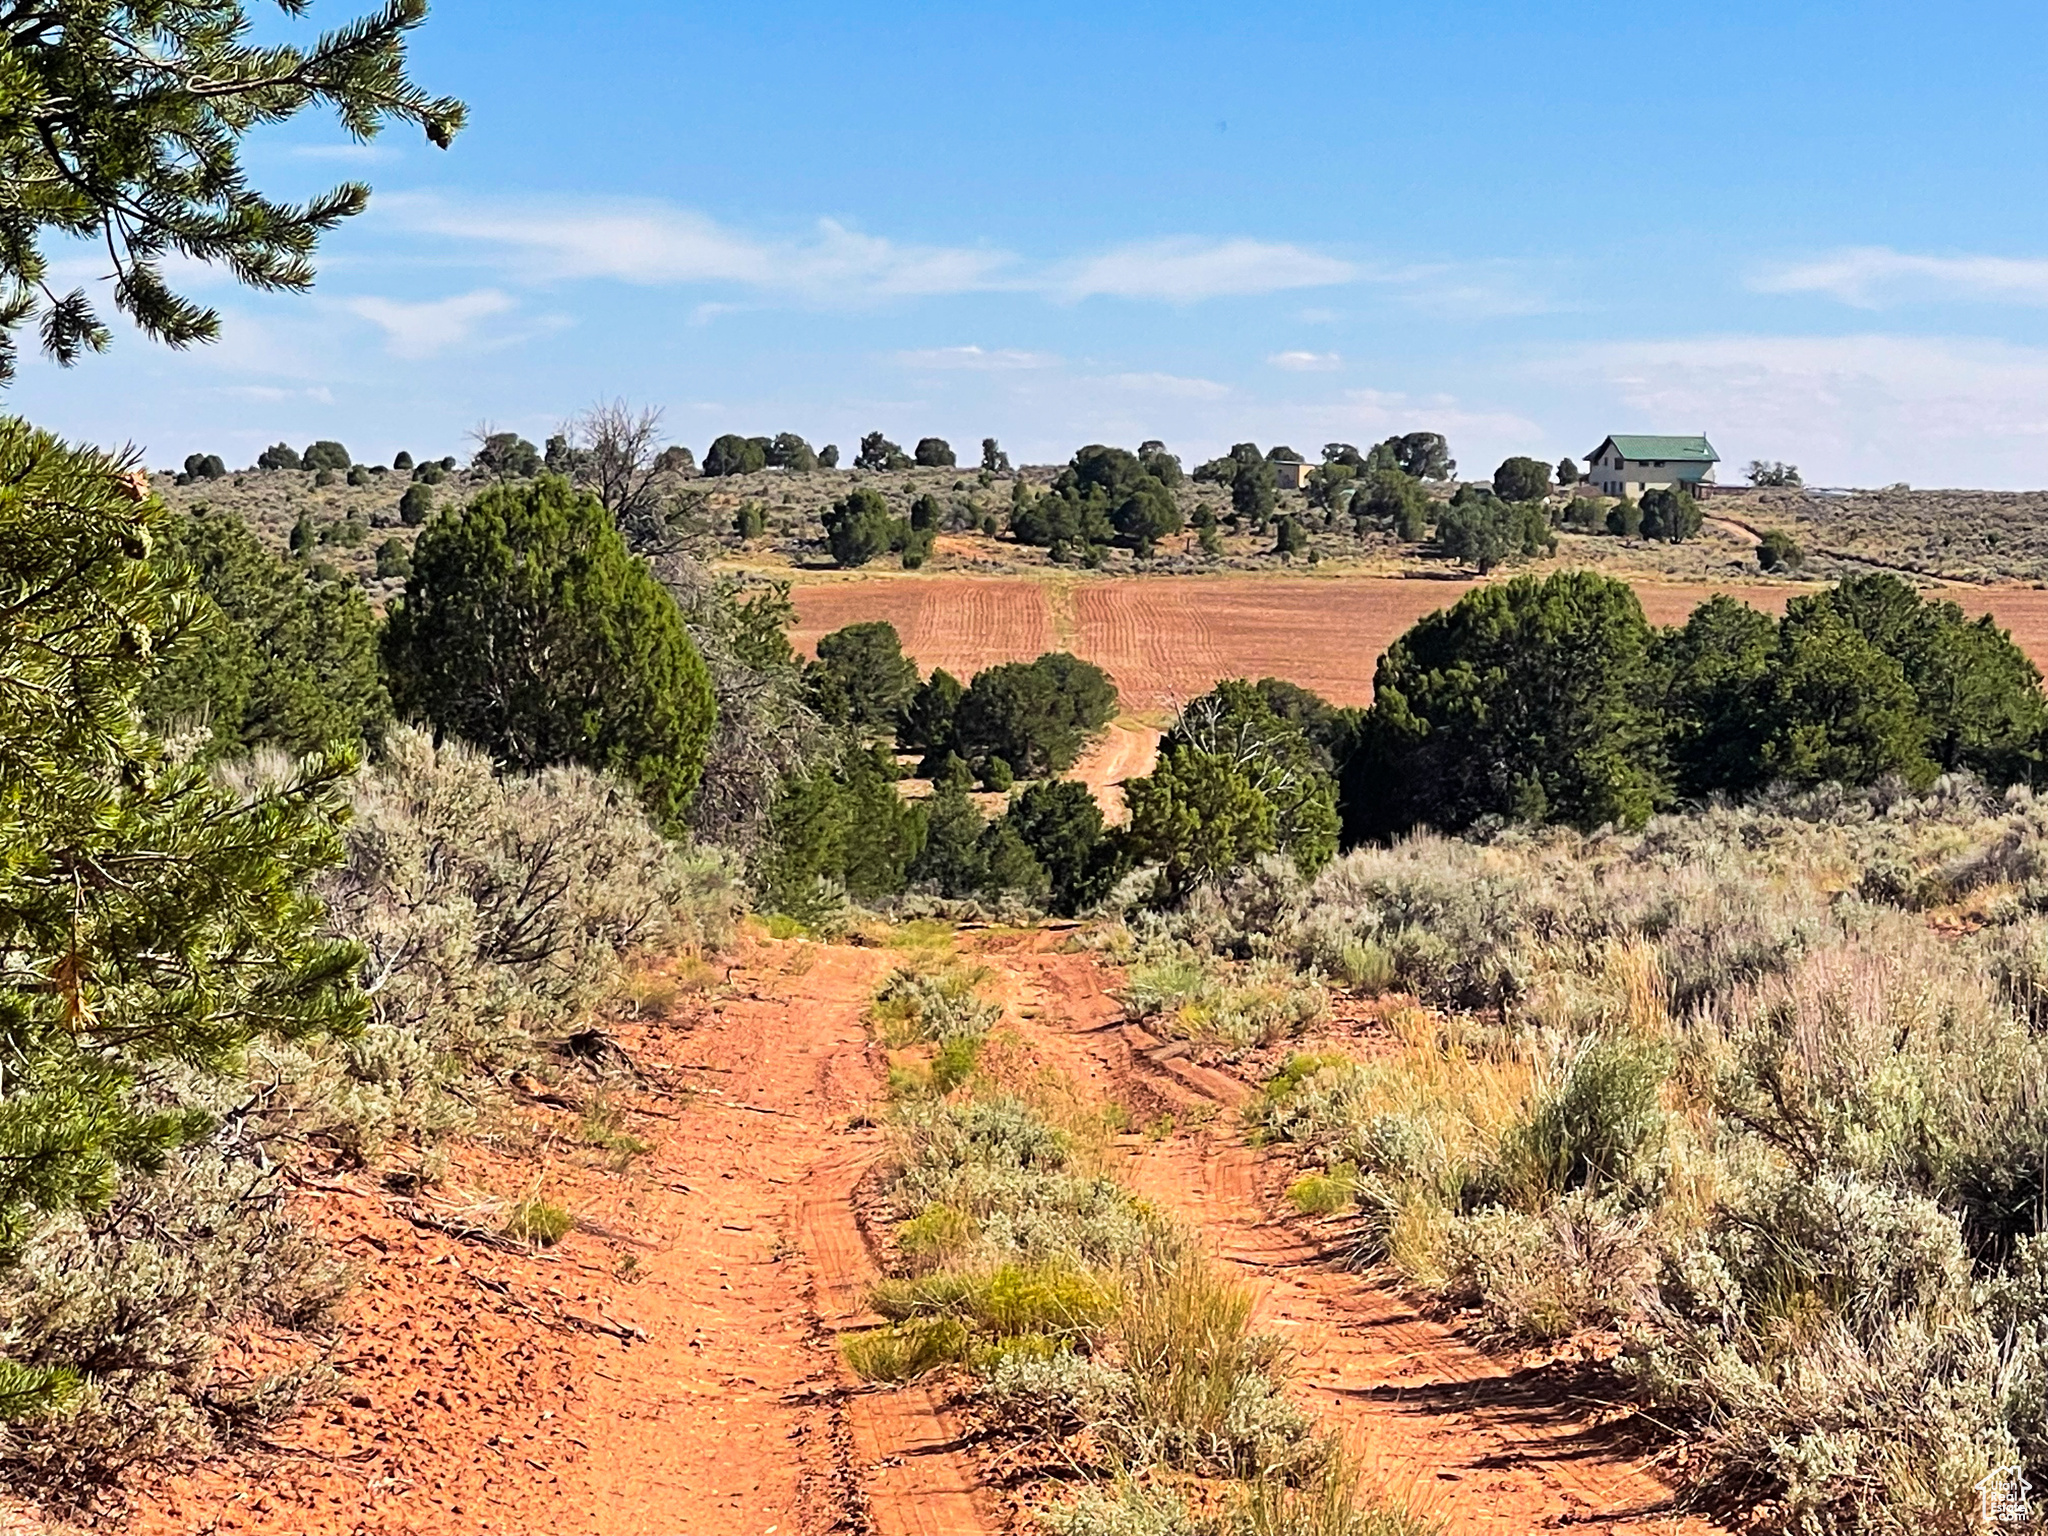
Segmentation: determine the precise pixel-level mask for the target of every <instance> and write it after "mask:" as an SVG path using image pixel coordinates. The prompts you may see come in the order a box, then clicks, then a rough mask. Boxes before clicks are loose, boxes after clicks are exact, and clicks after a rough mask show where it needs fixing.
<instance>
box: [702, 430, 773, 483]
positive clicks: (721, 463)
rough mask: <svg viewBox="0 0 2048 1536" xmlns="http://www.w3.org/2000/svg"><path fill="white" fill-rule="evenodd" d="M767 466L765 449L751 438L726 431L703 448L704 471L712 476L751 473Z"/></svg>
mask: <svg viewBox="0 0 2048 1536" xmlns="http://www.w3.org/2000/svg"><path fill="white" fill-rule="evenodd" d="M767 467H768V454H767V451H766V450H765V449H764V448H763V447H762V446H761V445H760V443H758V442H756V441H755V440H754V439H752V438H747V437H741V436H740V435H739V434H738V433H737V432H727V433H725V434H723V435H722V436H720V437H718V438H717V439H715V440H714V441H713V442H712V444H711V446H710V447H709V448H707V449H705V450H704V473H705V474H707V475H711V476H714V477H719V476H725V475H751V474H756V473H758V472H759V471H761V470H763V469H766V468H767Z"/></svg>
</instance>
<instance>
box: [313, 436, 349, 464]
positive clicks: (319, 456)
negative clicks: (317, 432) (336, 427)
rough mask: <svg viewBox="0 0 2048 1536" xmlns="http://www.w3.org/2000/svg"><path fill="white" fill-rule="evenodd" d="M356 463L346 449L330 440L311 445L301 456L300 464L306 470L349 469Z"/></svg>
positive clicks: (324, 439)
mask: <svg viewBox="0 0 2048 1536" xmlns="http://www.w3.org/2000/svg"><path fill="white" fill-rule="evenodd" d="M354 463H355V458H354V456H353V455H351V454H350V453H349V451H348V450H347V449H346V448H344V447H342V446H341V444H339V443H337V442H334V441H332V440H331V439H328V438H322V439H321V440H320V441H319V442H317V443H309V444H308V445H307V447H306V451H305V452H304V453H302V454H300V455H299V464H300V466H301V467H302V468H305V469H347V468H349V467H350V466H351V465H353V464H354Z"/></svg>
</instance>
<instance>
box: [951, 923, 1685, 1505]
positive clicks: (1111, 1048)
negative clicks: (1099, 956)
mask: <svg viewBox="0 0 2048 1536" xmlns="http://www.w3.org/2000/svg"><path fill="white" fill-rule="evenodd" d="M983 947H984V950H985V952H986V951H987V950H988V949H989V946H986V945H985V946H983ZM987 958H989V959H991V960H992V961H997V962H999V963H1000V964H1001V965H1002V967H1003V969H1004V971H1005V972H1006V973H1007V974H1008V986H1009V988H1010V992H1011V996H1012V998H1013V999H1014V1001H1015V1003H1016V1005H1017V1013H1018V1016H1019V1018H1020V1021H1021V1028H1022V1029H1023V1031H1024V1032H1025V1035H1026V1037H1027V1039H1029V1040H1030V1041H1031V1043H1032V1044H1033V1046H1034V1047H1035V1048H1037V1049H1038V1050H1039V1051H1040V1052H1041V1053H1042V1054H1043V1055H1044V1056H1045V1057H1046V1058H1048V1059H1049V1060H1050V1061H1051V1062H1053V1063H1054V1064H1056V1065H1057V1066H1058V1067H1059V1068H1060V1069H1061V1070H1062V1071H1064V1072H1066V1073H1067V1074H1068V1076H1070V1077H1071V1078H1073V1079H1074V1080H1075V1081H1076V1082H1077V1083H1078V1084H1080V1085H1082V1087H1083V1088H1084V1090H1087V1091H1093V1092H1095V1093H1098V1094H1101V1095H1102V1096H1104V1097H1108V1098H1114V1099H1117V1100H1118V1101H1120V1102H1122V1103H1123V1104H1125V1106H1126V1107H1127V1108H1128V1109H1129V1110H1130V1111H1131V1113H1132V1116H1133V1118H1134V1120H1135V1121H1136V1123H1138V1124H1139V1125H1141V1126H1146V1127H1148V1130H1147V1131H1146V1132H1145V1133H1142V1134H1139V1135H1134V1136H1131V1137H1128V1138H1126V1143H1127V1146H1128V1148H1129V1162H1128V1163H1127V1165H1126V1167H1125V1169H1124V1170H1123V1174H1122V1176H1123V1178H1124V1179H1125V1181H1126V1182H1127V1183H1129V1184H1130V1185H1131V1187H1132V1188H1133V1189H1134V1190H1136V1192H1137V1193H1139V1194H1141V1195H1143V1196H1144V1197H1145V1198H1147V1199H1149V1200H1152V1201H1154V1202H1155V1203H1157V1204H1158V1205H1159V1206H1160V1207H1161V1208H1162V1209H1165V1210H1168V1211H1171V1212H1172V1213H1173V1214H1174V1215H1176V1216H1177V1217H1179V1218H1180V1219H1181V1220H1182V1221H1183V1222H1185V1223H1186V1224H1187V1225H1188V1226H1189V1227H1190V1228H1192V1229H1194V1230H1196V1231H1198V1232H1199V1233H1201V1234H1202V1235H1203V1237H1204V1238H1205V1239H1206V1240H1207V1242H1208V1243H1209V1245H1210V1247H1211V1249H1212V1250H1213V1252H1214V1253H1215V1255H1216V1257H1217V1258H1218V1259H1219V1260H1220V1261H1221V1262H1222V1263H1224V1264H1226V1265H1228V1266H1229V1267H1230V1268H1231V1269H1233V1270H1235V1271H1236V1273H1237V1275H1238V1277H1239V1278H1240V1279H1241V1280H1242V1281H1243V1282H1244V1283H1245V1284H1247V1285H1248V1286H1250V1287H1251V1288H1252V1290H1253V1293H1254V1294H1255V1296H1256V1297H1257V1313H1258V1316H1259V1318H1260V1320H1261V1322H1262V1324H1263V1325H1264V1326H1265V1327H1267V1328H1269V1329H1271V1330H1272V1331H1274V1332H1275V1333H1278V1334H1280V1335H1281V1336H1282V1337H1284V1338H1286V1339H1288V1340H1289V1342H1290V1343H1291V1344H1292V1345H1293V1346H1294V1348H1295V1350H1296V1352H1297V1356H1298V1360H1299V1367H1300V1368H1299V1373H1298V1376H1297V1382H1298V1385H1299V1388H1300V1392H1301V1397H1302V1400H1303V1402H1304V1404H1305V1406H1307V1407H1309V1408H1310V1409H1311V1410H1312V1411H1314V1412H1315V1413H1316V1414H1317V1415H1318V1416H1319V1417H1320V1418H1322V1420H1323V1421H1324V1423H1325V1424H1326V1425H1328V1426H1329V1427H1331V1428H1334V1429H1337V1430H1339V1431H1340V1432H1342V1433H1343V1434H1344V1435H1345V1436H1346V1437H1347V1438H1348V1439H1350V1440H1351V1441H1352V1442H1353V1443H1355V1444H1356V1445H1357V1446H1358V1447H1359V1449H1360V1450H1361V1451H1362V1453H1363V1454H1364V1456H1365V1458H1366V1462H1367V1466H1368V1468H1369V1470H1370V1471H1371V1473H1372V1474H1373V1475H1374V1476H1375V1477H1377V1478H1378V1479H1379V1480H1380V1481H1381V1482H1383V1483H1384V1484H1385V1485H1386V1486H1387V1487H1388V1489H1389V1490H1390V1491H1391V1492H1393V1493H1396V1494H1398V1495H1400V1496H1402V1497H1405V1498H1407V1499H1408V1500H1409V1502H1410V1503H1411V1505H1413V1506H1414V1507H1415V1508H1417V1509H1419V1510H1424V1511H1429V1512H1432V1513H1434V1514H1437V1515H1439V1516H1441V1517H1442V1518H1443V1519H1444V1520H1445V1521H1446V1522H1447V1528H1448V1530H1449V1532H1451V1533H1453V1536H1463V1533H1478V1532H1488V1533H1494V1532H1500V1533H1506V1532H1528V1531H1540V1530H1551V1529H1557V1528H1563V1527H1567V1526H1569V1527H1571V1528H1573V1529H1579V1528H1584V1529H1587V1530H1591V1531H1600V1532H1611V1533H1614V1536H1648V1533H1651V1532H1656V1533H1684V1536H1702V1533H1705V1532H1708V1531H1710V1530H1711V1529H1712V1527H1711V1526H1709V1525H1708V1524H1707V1523H1705V1522H1704V1521H1700V1520H1698V1519H1694V1518H1689V1517H1684V1516H1680V1515H1678V1514H1676V1513H1675V1512H1674V1510H1673V1508H1672V1490H1671V1489H1670V1487H1669V1486H1668V1485H1666V1484H1665V1483H1664V1482H1663V1481H1662V1480H1661V1479H1660V1478H1658V1477H1657V1476H1656V1475H1655V1474H1654V1472H1653V1471H1652V1470H1650V1469H1649V1467H1648V1466H1647V1465H1646V1458H1647V1457H1648V1456H1650V1455H1651V1454H1652V1451H1653V1447H1652V1446H1650V1445H1648V1444H1646V1443H1643V1442H1642V1441H1641V1439H1640V1438H1639V1437H1636V1436H1633V1435H1632V1434H1631V1433H1630V1426H1629V1423H1628V1421H1627V1419H1626V1417H1625V1415H1624V1414H1622V1413H1620V1412H1619V1411H1617V1410H1615V1409H1614V1408H1613V1407H1611V1406H1610V1405H1611V1404H1612V1402H1613V1401H1614V1398H1613V1384H1612V1383H1611V1382H1610V1381H1606V1380H1604V1379H1602V1368H1601V1367H1599V1366H1597V1365H1593V1364H1590V1363H1589V1364H1586V1365H1583V1366H1580V1367H1576V1368H1574V1367H1571V1366H1568V1365H1564V1364H1561V1363H1555V1362H1552V1363H1547V1364H1543V1365H1526V1366H1525V1365H1524V1364H1523V1363H1522V1362H1520V1361H1518V1360H1516V1359H1514V1358H1512V1357H1504V1356H1500V1355H1495V1354H1488V1353H1484V1352H1482V1351H1480V1350H1479V1349H1477V1348H1475V1347H1474V1346H1473V1345H1472V1344H1471V1343H1469V1342H1468V1341H1467V1340H1465V1339H1464V1338H1462V1337H1461V1336H1460V1335H1459V1334H1458V1333H1457V1332H1456V1331H1455V1330H1454V1329H1452V1328H1451V1327H1450V1326H1448V1325H1447V1324H1445V1323H1442V1322H1439V1321H1436V1320H1435V1319H1432V1318H1428V1317H1425V1316H1423V1315H1422V1314H1421V1313H1420V1312H1419V1311H1418V1310H1417V1309H1416V1308H1415V1307H1414V1305H1412V1304H1411V1303H1410V1302H1408V1301H1407V1300H1406V1299H1405V1298H1403V1297H1402V1296H1401V1295H1400V1294H1399V1293H1398V1292H1396V1291H1395V1290H1393V1289H1392V1288H1391V1287H1388V1286H1385V1285H1382V1284H1376V1283H1375V1282H1373V1281H1372V1280H1371V1279H1370V1278H1368V1277H1366V1276H1364V1275H1361V1274H1359V1273H1357V1272H1355V1271H1352V1270H1348V1269H1345V1268H1343V1267H1341V1266H1340V1265H1339V1264H1337V1263H1335V1262H1333V1261H1332V1260H1331V1258H1330V1257H1329V1256H1327V1255H1325V1254H1323V1253H1322V1252H1320V1251H1318V1249H1317V1248H1316V1247H1315V1246H1313V1245H1312V1244H1311V1243H1310V1242H1308V1241H1306V1240H1305V1238H1304V1236H1303V1235H1302V1232H1301V1229H1300V1226H1299V1224H1298V1223H1295V1222H1293V1221H1292V1220H1290V1219H1289V1218H1287V1217H1286V1216H1283V1215H1282V1214H1280V1213H1281V1212H1283V1211H1285V1210H1286V1209H1287V1207H1286V1205H1285V1202H1284V1192H1283V1184H1284V1174H1283V1172H1282V1169H1281V1166H1280V1165H1279V1164H1278V1163H1277V1161H1275V1160H1273V1159H1270V1158H1267V1157H1263V1156H1262V1155H1261V1154H1259V1153H1257V1152H1256V1151H1254V1150H1252V1149H1251V1148H1249V1147H1248V1146H1246V1145H1245V1142H1244V1139H1243V1135H1242V1132H1241V1131H1240V1129H1239V1128H1238V1124H1237V1117H1236V1115H1235V1114H1234V1113H1232V1111H1234V1110H1235V1109H1237V1108H1238V1107H1239V1106H1240V1105H1241V1104H1242V1103H1243V1102H1244V1100H1245V1099H1246V1098H1248V1097H1249V1096H1250V1089H1249V1088H1248V1087H1247V1085H1246V1084H1245V1083H1244V1082H1242V1081H1241V1080H1239V1079H1237V1078H1234V1077H1232V1076H1230V1075H1229V1074H1227V1073H1225V1072H1222V1071H1219V1070H1215V1069H1212V1068H1206V1067H1203V1066H1201V1065H1199V1064H1197V1063H1194V1062H1191V1061H1189V1060H1188V1059H1187V1057H1186V1054H1185V1048H1184V1047H1180V1046H1176V1045H1174V1044H1170V1043H1167V1042H1162V1041H1160V1040H1158V1039H1156V1038H1154V1037H1152V1036H1151V1035H1149V1034H1147V1033H1145V1032H1144V1031H1143V1030H1142V1029H1140V1028H1138V1027H1137V1026H1135V1025H1130V1024H1126V1023H1124V1022H1123V1019H1122V1011H1121V1009H1120V1008H1119V1007H1118V1005H1117V1004H1116V1002H1115V1000H1114V999H1113V998H1111V997H1110V996H1109V995H1108V993H1107V991H1106V986H1105V983H1106V977H1105V974H1104V972H1103V971H1102V970H1101V969H1100V968H1099V967H1098V966H1097V965H1096V964H1095V962H1094V961H1093V960H1092V959H1091V958H1090V957H1088V956H1085V955H1078V954H1057V953H1048V952H1046V951H1045V948H1044V945H1043V943H1042V942H1041V943H1037V944H1027V945H1020V946H1016V947H1013V948H1006V949H1004V950H1003V951H1000V952H997V953H990V954H988V955H987ZM1165 1116H1171V1117H1172V1119H1171V1121H1168V1120H1167V1119H1165V1118H1164V1117H1165ZM1603 1399H1604V1401H1603Z"/></svg>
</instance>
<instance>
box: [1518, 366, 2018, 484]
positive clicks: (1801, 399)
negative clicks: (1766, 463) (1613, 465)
mask: <svg viewBox="0 0 2048 1536" xmlns="http://www.w3.org/2000/svg"><path fill="white" fill-rule="evenodd" d="M1577 370H1584V371H1585V372H1587V373H1590V374H1592V375H1594V376H1598V377H1602V378H1604V380H1605V392H1606V393H1607V398H1608V399H1609V400H1610V401H1613V402H1617V403H1618V404H1619V405H1620V406H1621V407H1622V411H1621V412H1620V413H1615V414H1621V415H1622V417H1623V419H1622V420H1620V421H1614V420H1610V419H1608V418H1607V417H1604V416H1603V417H1601V418H1598V419H1588V420H1587V421H1586V427H1587V428H1589V429H1590V430H1582V431H1581V433H1580V435H1581V436H1583V437H1585V438H1586V440H1587V441H1588V442H1589V443H1590V442H1592V441H1594V440H1595V439H1597V438H1598V436H1599V435H1600V433H1601V432H1606V431H1626V430H1635V429H1639V430H1644V431H1663V432H1698V431H1701V430H1704V431H1706V432H1707V434H1708V435H1709V436H1710V437H1712V438H1713V439H1714V445H1715V447H1717V448H1719V449H1720V450H1721V452H1722V453H1723V454H1724V455H1726V456H1727V457H1728V458H1729V460H1730V461H1731V462H1735V463H1740V462H1742V461H1745V460H1747V459H1750V458H1766V459H1787V460H1790V461H1792V462H1794V463H1797V464H1799V465H1800V466H1801V467H1802V468H1803V469H1805V471H1806V476H1807V480H1808V482H1809V483H1812V484H1819V483H1831V484H1838V485H1840V484H1851V485H1883V484H1888V483H1890V482H1892V481H1896V480H1905V481H1908V482H1910V483H1912V484H1914V485H1948V486H1978V487H1987V488H1996V487H2001V486H2009V487H2024V486H2040V485H2042V484H2048V348H2040V347H2021V346H2014V345H2011V344H2008V343H2005V342H1999V341H1987V340H1979V339H1973V338H1967V337H1927V336H1893V335H1883V334H1870V335H1861V336H1706V337H1696V338H1690V339H1672V340H1657V341H1633V342H1628V341H1624V342H1612V343H1602V344H1595V345H1590V346H1586V347H1583V348H1577V349H1573V351H1571V352H1570V353H1567V354H1566V355H1563V356H1553V357H1550V358H1547V359H1546V360H1545V361H1544V363H1543V365H1542V371H1543V374H1544V376H1545V377H1547V378H1553V379H1554V378H1557V377H1561V376H1562V377H1570V376H1571V375H1572V374H1573V373H1574V372H1575V371H1577ZM1599 409H1601V410H1603V411H1607V412H1610V413H1612V412H1613V405H1611V404H1603V405H1601V406H1600V407H1599Z"/></svg>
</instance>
